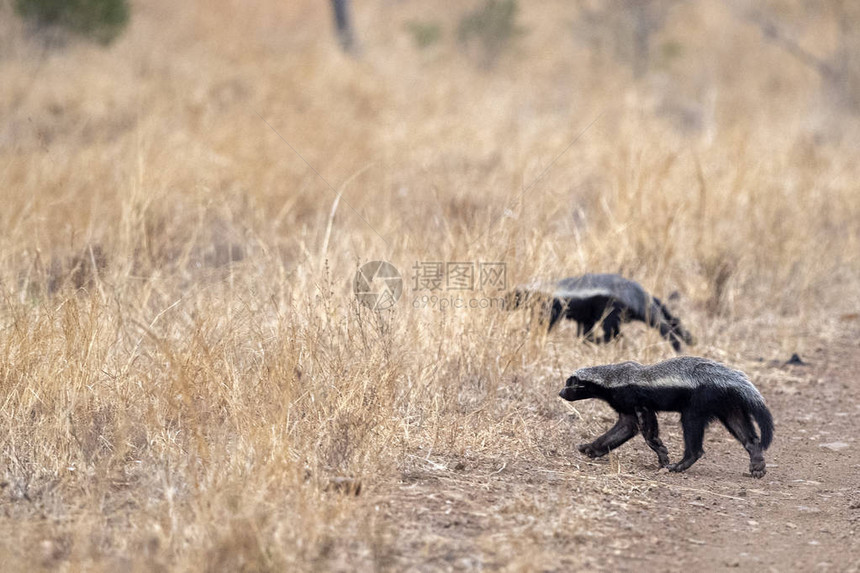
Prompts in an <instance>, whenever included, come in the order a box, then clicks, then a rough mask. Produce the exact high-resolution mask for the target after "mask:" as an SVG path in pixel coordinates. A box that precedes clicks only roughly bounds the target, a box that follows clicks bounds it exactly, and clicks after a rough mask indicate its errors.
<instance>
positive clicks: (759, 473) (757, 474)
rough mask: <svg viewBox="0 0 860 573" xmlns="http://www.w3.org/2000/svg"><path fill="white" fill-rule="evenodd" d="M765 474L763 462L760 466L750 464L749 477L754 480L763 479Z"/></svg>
mask: <svg viewBox="0 0 860 573" xmlns="http://www.w3.org/2000/svg"><path fill="white" fill-rule="evenodd" d="M766 473H767V470H766V469H765V464H764V462H761V463H760V464H750V475H751V476H752V477H754V478H763V477H764V474H766Z"/></svg>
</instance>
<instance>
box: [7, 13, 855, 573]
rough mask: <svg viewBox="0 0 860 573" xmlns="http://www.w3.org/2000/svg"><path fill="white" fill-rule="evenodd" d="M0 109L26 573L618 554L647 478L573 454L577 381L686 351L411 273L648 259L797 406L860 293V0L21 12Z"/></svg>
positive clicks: (16, 468)
mask: <svg viewBox="0 0 860 573" xmlns="http://www.w3.org/2000/svg"><path fill="white" fill-rule="evenodd" d="M338 9H339V10H342V11H343V12H342V13H341V16H340V17H339V18H337V17H336V10H338ZM337 22H340V24H341V27H340V28H338V26H337ZM0 118H2V119H0V207H2V208H0V294H2V301H0V309H2V310H0V328H2V334H0V381H2V384H3V388H4V391H5V392H6V393H5V395H4V398H3V401H4V402H3V410H2V413H3V416H0V420H1V421H2V426H3V432H0V449H2V453H3V460H4V463H5V466H3V481H2V485H0V489H2V490H3V494H2V496H0V501H2V506H3V508H4V509H3V512H2V513H0V532H2V533H3V534H2V535H0V551H2V554H3V555H4V563H6V564H7V565H8V566H9V567H11V568H17V569H19V570H36V569H38V568H40V567H42V568H53V567H57V566H64V564H67V563H71V564H72V565H70V566H73V567H75V566H77V567H81V568H92V569H99V568H102V569H104V570H116V569H118V568H129V567H132V566H136V567H137V568H138V569H139V570H181V569H191V570H194V569H200V568H201V567H208V568H209V570H287V569H289V568H294V569H295V568H298V569H304V570H320V569H321V568H322V569H340V570H353V569H355V568H365V569H386V568H401V569H409V568H411V567H412V568H414V567H416V566H420V565H421V564H422V563H437V564H439V563H441V566H442V567H443V569H444V567H447V566H448V564H450V563H452V562H454V560H456V559H460V558H462V559H464V560H465V561H462V563H465V567H467V568H468V567H472V568H475V567H479V566H481V565H482V564H488V566H491V565H493V564H495V566H499V567H501V566H502V565H505V566H509V569H511V570H515V569H518V568H520V569H530V568H531V569H534V568H540V567H544V568H547V569H553V568H555V569H558V570H570V568H572V567H575V566H584V565H583V563H586V564H587V563H588V561H587V559H588V558H589V557H588V556H589V554H590V552H591V554H593V552H594V551H597V550H598V549H599V548H600V547H602V545H600V544H602V543H603V541H602V540H601V538H600V537H599V536H598V533H595V532H600V531H607V530H617V528H615V529H613V528H614V526H613V524H614V523H615V522H613V521H611V519H614V518H613V517H612V516H613V515H615V510H616V509H617V508H615V507H614V506H613V507H612V508H610V509H611V511H610V509H607V507H608V506H607V505H605V504H604V505H600V503H599V500H601V499H605V498H606V496H607V495H608V494H607V492H609V494H611V495H613V496H614V495H616V494H618V495H633V494H630V492H631V491H634V490H635V491H636V492H639V493H637V494H636V495H641V496H643V499H646V501H647V499H648V497H647V496H648V495H649V493H648V491H650V489H649V488H650V486H648V488H639V489H636V488H637V487H639V486H635V483H639V482H628V481H624V479H626V478H624V479H622V478H621V477H618V476H616V478H615V479H610V478H611V476H609V475H608V474H606V472H602V470H595V469H594V468H591V469H589V468H585V466H583V469H581V468H580V467H579V466H578V465H577V466H576V467H574V466H572V465H570V464H576V463H578V462H577V460H579V458H578V457H577V456H578V453H577V452H576V450H575V447H574V444H575V443H576V442H577V441H581V439H580V438H581V437H582V436H587V435H595V434H596V432H597V431H599V430H600V428H601V427H603V426H605V421H606V420H608V418H607V417H606V416H607V412H606V411H605V410H601V409H600V408H601V407H600V406H587V407H583V409H582V412H584V413H585V415H584V416H578V417H573V415H572V414H571V415H570V417H569V416H568V414H569V412H567V413H565V412H566V411H565V410H564V409H563V408H562V406H561V405H560V403H558V400H557V399H556V395H557V392H558V389H559V388H560V385H561V384H562V383H563V380H564V378H565V376H566V375H568V374H569V373H570V372H571V371H572V370H573V369H575V368H578V367H580V366H584V365H589V364H596V363H606V362H613V361H620V360H627V359H632V358H635V359H637V360H640V361H642V362H651V361H655V360H658V359H661V358H667V357H670V356H673V355H674V352H673V351H672V349H671V347H670V346H669V345H668V344H667V343H666V341H664V340H662V339H661V338H660V337H659V335H658V334H657V333H656V332H655V331H654V330H653V329H646V328H644V327H638V328H637V327H636V326H635V325H628V326H627V327H626V328H625V332H626V334H625V336H624V337H622V339H621V340H619V341H617V342H615V343H612V344H608V345H600V346H595V345H590V344H586V343H584V342H582V341H578V340H576V339H575V334H574V331H573V328H572V327H571V326H570V325H565V326H561V327H559V328H557V329H556V330H555V331H553V333H552V334H550V335H547V334H546V332H545V329H541V328H535V327H534V324H530V323H529V320H530V319H529V318H528V315H527V313H515V312H502V311H501V310H500V309H499V308H498V306H495V307H488V308H480V309H457V310H451V309H449V310H447V311H444V312H440V309H439V308H438V307H430V306H427V305H423V306H422V304H423V302H422V299H420V298H416V297H420V296H423V295H424V294H426V293H424V292H420V293H419V292H415V291H416V289H415V288H414V287H413V283H412V280H411V278H412V277H411V274H412V270H413V268H414V266H415V265H416V263H423V262H433V261H435V262H440V261H441V262H451V261H456V262H470V263H471V262H474V263H481V262H491V263H501V264H504V265H505V268H506V281H507V284H506V285H505V286H506V288H509V287H511V286H513V285H514V284H517V283H522V282H528V281H531V280H535V279H558V278H561V277H564V276H570V275H576V274H580V273H584V272H613V273H622V274H624V275H625V276H627V277H629V278H632V279H635V280H637V281H639V282H641V283H642V284H643V285H644V286H645V287H646V288H647V289H648V290H649V291H650V292H652V293H654V294H655V295H657V296H659V297H661V298H664V299H665V300H670V305H671V306H672V308H673V312H675V313H676V314H678V315H679V316H680V317H681V319H682V321H683V322H684V325H685V326H687V327H688V329H689V330H690V331H692V333H693V334H694V336H695V337H696V338H697V339H698V341H699V343H698V345H697V346H696V347H695V348H694V349H691V350H690V351H691V352H695V353H696V354H701V355H704V356H707V357H711V358H715V359H719V360H723V361H726V362H728V363H731V364H732V365H733V366H736V367H738V368H743V369H745V370H746V371H748V372H751V373H753V379H754V381H755V382H756V384H757V385H758V386H759V387H760V388H761V389H762V392H763V393H764V394H765V395H766V396H768V400H769V403H770V400H771V396H774V395H777V394H778V392H782V393H791V392H794V391H795V388H796V386H795V387H793V386H790V384H789V382H791V381H790V380H789V382H786V383H785V384H789V385H788V386H786V385H783V382H784V381H782V379H779V378H778V376H777V375H776V374H774V373H773V372H774V371H773V370H766V369H765V366H763V364H767V363H766V362H763V361H765V360H771V359H777V358H778V359H782V360H786V359H787V358H788V357H789V356H791V354H792V353H794V352H798V353H800V355H801V356H802V357H804V358H807V357H808V356H809V355H810V353H814V352H819V351H822V349H823V348H827V347H829V344H830V342H832V341H836V340H841V338H840V337H844V333H845V332H846V328H848V327H849V326H850V325H852V324H856V320H857V309H858V308H860V288H858V285H860V224H858V221H860V189H858V181H860V163H858V161H857V152H858V149H860V145H858V143H860V141H858V135H860V127H858V125H860V3H857V2H855V1H851V0H767V1H758V2H753V1H751V0H750V1H745V0H732V1H728V2H726V1H718V0H695V1H694V0H687V1H684V0H640V1H634V0H605V1H589V0H545V1H542V2H526V1H525V0H459V1H453V0H424V1H420V2H419V1H418V0H338V1H337V2H333V1H323V0H254V1H247V0H245V1H239V0H208V1H206V2H203V1H200V0H187V1H185V2H172V1H168V0H146V1H131V2H127V1H121V0H70V1H68V2H55V1H49V0H0ZM373 260H387V261H390V262H392V263H393V264H394V265H395V266H396V267H397V268H398V269H399V270H400V272H401V273H402V274H403V278H404V291H403V298H402V299H401V301H400V302H399V303H398V304H397V305H395V306H394V307H393V308H392V309H391V310H390V311H387V312H383V313H374V312H371V311H370V310H368V309H366V308H365V307H362V306H361V305H360V304H358V303H357V302H356V300H355V297H354V296H353V292H352V288H353V277H354V276H355V272H356V269H357V268H358V267H359V265H361V264H362V263H364V262H367V261H373ZM503 290H504V289H495V290H493V291H492V292H489V291H481V290H480V289H475V291H474V292H471V293H469V296H474V297H497V296H500V295H501V292H502V291H503ZM416 303H418V304H416ZM530 326H531V328H530ZM786 388H787V389H786ZM813 392H815V391H814V390H813ZM846 411H847V410H846ZM776 415H777V419H781V418H780V412H779V411H777V412H776ZM803 423H806V422H803ZM669 427H670V428H673V426H671V424H670V426H669ZM676 430H677V428H676V427H675V433H674V434H673V433H672V431H673V430H671V429H670V430H669V432H668V435H669V438H667V440H668V441H669V442H670V450H672V448H673V447H674V448H676V449H677V448H678V447H680V446H679V445H678V444H679V442H678V441H677V440H678V434H677V431H676ZM673 436H674V439H675V443H674V445H672V444H671V442H672V439H673ZM722 437H725V438H726V439H730V438H728V437H727V436H722V434H721V438H722ZM721 438H720V439H721ZM731 448H734V449H730V450H729V451H733V452H734V451H736V448H737V445H736V444H733V445H732V446H731ZM628 451H629V452H630V453H629V456H636V455H639V454H637V453H636V452H638V450H637V449H635V448H630V449H629V450H628ZM619 455H620V456H622V457H621V458H616V459H621V460H623V461H624V463H627V460H630V458H629V457H627V458H625V457H623V456H626V455H628V454H627V453H623V452H622V453H621V454H619ZM641 455H642V456H644V455H645V454H641ZM643 459H644V458H643ZM769 460H770V458H769ZM640 461H641V463H639V462H640ZM620 463H621V462H618V464H620ZM647 463H649V462H646V461H642V460H638V461H636V462H635V463H631V464H629V465H627V466H626V467H627V468H628V471H631V472H636V471H638V470H637V469H636V468H642V467H647ZM709 463H712V464H714V463H718V462H713V461H711V462H708V461H707V460H705V461H703V462H700V463H699V465H697V468H707V467H708V465H707V464H709ZM637 464H638V465H637ZM786 465H790V464H784V465H783V467H786ZM548 466H552V467H555V468H556V471H557V472H558V473H557V474H553V475H564V476H565V480H568V481H565V482H564V483H562V482H558V483H559V484H561V485H560V486H558V488H557V489H554V488H556V486H555V485H553V484H552V483H551V484H549V485H547V483H549V482H546V479H547V478H546V476H545V475H544V474H534V475H532V474H529V472H536V471H538V470H539V469H541V468H544V467H548ZM601 467H603V466H601ZM451 468H453V469H451ZM499 468H502V469H505V468H507V469H505V472H503V473H500V472H502V469H499ZM620 468H621V465H618V472H619V474H620V472H621V469H620ZM630 468H633V469H630ZM449 470H450V471H449ZM473 470H474V471H473ZM702 471H705V470H702ZM421 472H424V473H421ZM428 472H430V473H429V474H428ZM433 472H436V473H433ZM452 472H453V473H452ZM457 472H459V473H457ZM469 472H472V473H469ZM589 472H591V473H589ZM739 472H740V470H739ZM739 472H738V475H740V474H739ZM426 475H430V476H431V477H430V478H428V479H427V480H424V481H422V479H423V478H421V476H426ZM525 475H530V476H531V477H529V478H528V479H532V478H534V479H536V480H537V482H535V483H541V484H543V485H541V487H542V488H543V489H542V490H541V493H540V495H538V494H536V493H535V492H534V491H533V489H532V488H531V487H530V486H529V485H528V484H531V483H532V482H531V481H528V480H526V479H525V478H523V476H525ZM547 475H548V474H547ZM410 476H411V477H410ZM415 476H418V477H415ZM440 476H441V477H440ZM452 476H453V477H452ZM535 476H536V477H535ZM470 479H471V480H473V481H469V480H470ZM649 479H650V478H649ZM445 480H448V481H445ZM493 480H509V481H503V483H504V488H503V491H499V492H496V493H493V492H494V490H492V489H491V487H490V484H492V483H496V482H494V481H493ZM540 480H544V481H540ZM800 481H802V480H800ZM553 483H556V482H553ZM631 483H634V485H631ZM440 484H441V485H440ZM523 484H526V485H525V486H523ZM413 486H415V487H419V486H420V487H423V488H426V489H419V490H413V489H409V488H411V487H413ZM561 486H564V487H563V488H562V487H561ZM828 487H829V486H828ZM440 488H441V489H440ZM445 488H447V489H445ZM518 488H521V489H518ZM570 488H575V489H576V491H577V492H579V493H580V494H581V495H579V496H578V497H577V499H576V502H575V503H572V502H571V500H570V498H569V491H571V489H570ZM357 489H360V490H361V495H360V496H356V495H353V494H355V493H357V492H356V490H357ZM834 489H835V488H834ZM441 490H444V492H443V493H440V491H441ZM344 491H346V492H347V494H348V495H343V492H344ZM416 491H418V492H420V495H419V494H418V493H415V492H416ZM457 492H459V493H457ZM488 492H489V493H488ZM583 492H584V493H583ZM729 493H730V494H731V495H734V494H735V490H732V491H730V492H729ZM478 494H480V495H481V496H483V497H479V498H477V499H479V500H480V503H478V502H477V501H476V502H475V503H476V505H475V507H473V508H472V509H474V511H472V512H471V513H469V514H468V515H467V516H466V517H464V518H463V520H465V521H460V522H458V523H455V524H453V525H452V524H451V522H449V521H445V519H447V518H446V517H444V516H445V515H447V513H445V512H446V511H447V510H448V509H450V508H451V507H462V504H464V503H467V501H468V500H473V499H476V498H475V496H477V495H478ZM744 495H746V494H745V493H744ZM434 496H435V497H434ZM446 496H448V497H446ZM724 497H726V496H724ZM697 499H699V498H697ZM434 500H435V501H434ZM440 500H443V501H440ZM445 500H447V501H445ZM464 500H466V501H464ZM437 502H438V504H437V505H440V506H441V507H435V506H433V505H432V504H434V503H437ZM613 503H614V502H613ZM422 504H424V505H422ZM445 504H448V505H445ZM698 505H701V504H698ZM425 506H429V507H431V509H430V510H427V507H425ZM470 507H471V506H470ZM486 508H490V510H487V512H486V513H483V514H481V512H482V511H484V510H485V509H486ZM428 511H429V513H428ZM619 511H620V510H619ZM476 515H478V517H475V516H476ZM480 515H483V517H480ZM427 516H430V517H427ZM433 516H437V517H433ZM438 516H442V517H438ZM469 519H472V520H473V521H472V522H470V521H468V520H469ZM475 519H477V520H478V522H479V524H481V526H480V527H478V526H475V525H474V523H475V522H474V520H475ZM745 519H746V518H745ZM607 520H610V521H607ZM744 522H745V523H746V521H744ZM464 523H465V524H466V525H463V524H464ZM750 523H752V522H750ZM607 524H608V525H607ZM604 526H605V527H604ZM601 527H604V529H601ZM464 531H465V533H463V532H464ZM625 535H626V534H625ZM604 539H605V538H604ZM685 543H686V542H685ZM822 547H823V546H822ZM837 553H838V552H837ZM434 559H436V560H437V561H433V560H434ZM457 562H458V563H460V561H457ZM132 569H133V567H132Z"/></svg>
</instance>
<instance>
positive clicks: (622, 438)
mask: <svg viewBox="0 0 860 573" xmlns="http://www.w3.org/2000/svg"><path fill="white" fill-rule="evenodd" d="M638 433H639V422H637V420H636V416H634V415H632V414H619V416H618V421H617V422H616V423H615V425H614V426H612V427H611V428H610V429H609V431H608V432H606V433H605V434H603V435H602V436H600V437H599V438H597V439H596V440H594V441H593V442H591V443H590V444H579V445H578V446H577V449H578V450H579V451H580V452H582V453H583V454H585V455H586V456H588V457H589V458H599V457H600V456H605V455H606V454H608V453H609V452H610V451H612V450H614V449H615V448H617V447H618V446H620V445H621V444H623V443H624V442H626V441H627V440H629V439H630V438H632V437H633V436H635V435H636V434H638ZM664 449H665V448H664Z"/></svg>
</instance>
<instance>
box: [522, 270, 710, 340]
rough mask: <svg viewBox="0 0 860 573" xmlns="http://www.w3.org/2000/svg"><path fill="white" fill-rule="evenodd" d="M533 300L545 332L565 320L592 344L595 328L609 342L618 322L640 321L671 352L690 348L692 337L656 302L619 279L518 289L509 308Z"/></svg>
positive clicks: (598, 277)
mask: <svg viewBox="0 0 860 573" xmlns="http://www.w3.org/2000/svg"><path fill="white" fill-rule="evenodd" d="M536 297H540V298H542V299H543V301H544V304H545V309H544V310H545V311H546V312H547V313H548V315H549V330H552V328H553V327H554V326H555V325H556V324H557V323H558V321H559V320H561V319H562V318H567V319H569V320H575V321H576V322H577V333H578V334H579V335H585V336H586V337H587V338H588V339H589V340H593V341H594V340H596V337H595V333H594V329H595V326H596V325H598V324H602V326H603V341H604V342H609V341H610V340H612V339H613V338H615V337H616V336H618V334H619V332H620V330H621V323H622V322H630V321H633V320H641V321H642V322H644V323H645V324H648V325H649V326H652V327H654V328H656V329H658V330H659V331H660V334H661V335H662V336H663V337H664V338H666V339H667V340H669V341H670V342H671V343H672V348H674V349H675V351H680V350H681V342H682V341H683V342H686V343H687V344H693V337H692V336H690V333H689V332H687V331H686V330H684V328H683V327H682V326H681V321H680V320H678V318H676V317H675V316H673V315H672V313H670V312H669V309H668V308H666V305H664V304H663V303H662V302H661V301H660V299H658V298H657V297H655V296H651V295H650V294H648V292H646V291H645V289H643V288H642V286H641V285H640V284H639V283H637V282H635V281H631V280H628V279H625V278H624V277H622V276H620V275H613V274H586V275H582V276H580V277H570V278H566V279H562V280H560V281H558V282H557V283H550V284H541V283H535V284H532V285H525V286H521V287H518V288H517V289H516V290H515V291H514V293H513V297H512V301H511V302H512V306H514V307H518V306H521V305H522V304H524V303H526V302H527V301H529V300H530V299H534V298H536Z"/></svg>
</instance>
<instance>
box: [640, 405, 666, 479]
mask: <svg viewBox="0 0 860 573" xmlns="http://www.w3.org/2000/svg"><path fill="white" fill-rule="evenodd" d="M636 418H637V420H638V421H639V427H640V428H641V429H642V436H643V437H644V438H645V443H647V444H648V447H650V448H651V449H652V450H654V452H656V454H657V459H658V460H659V461H660V467H661V468H664V467H666V466H668V465H669V450H667V449H666V446H664V445H663V441H662V440H661V439H660V427H659V425H658V424H657V414H656V413H655V412H654V410H649V409H647V408H637V409H636Z"/></svg>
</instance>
